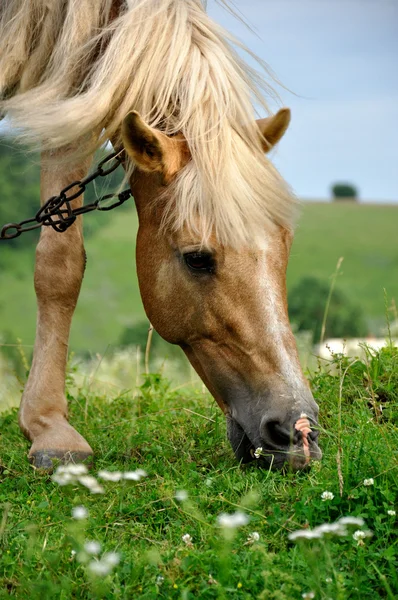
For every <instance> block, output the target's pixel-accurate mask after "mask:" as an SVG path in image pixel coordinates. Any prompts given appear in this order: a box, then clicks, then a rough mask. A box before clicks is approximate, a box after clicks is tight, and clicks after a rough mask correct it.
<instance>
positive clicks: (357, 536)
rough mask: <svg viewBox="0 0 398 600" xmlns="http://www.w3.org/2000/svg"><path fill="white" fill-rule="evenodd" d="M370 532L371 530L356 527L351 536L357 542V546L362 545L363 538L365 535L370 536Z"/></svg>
mask: <svg viewBox="0 0 398 600" xmlns="http://www.w3.org/2000/svg"><path fill="white" fill-rule="evenodd" d="M372 535H373V534H372V532H371V531H361V530H360V529H358V530H357V531H355V532H354V533H353V535H352V537H353V538H354V540H355V541H356V542H358V546H363V545H364V541H363V540H364V539H365V538H367V537H372Z"/></svg>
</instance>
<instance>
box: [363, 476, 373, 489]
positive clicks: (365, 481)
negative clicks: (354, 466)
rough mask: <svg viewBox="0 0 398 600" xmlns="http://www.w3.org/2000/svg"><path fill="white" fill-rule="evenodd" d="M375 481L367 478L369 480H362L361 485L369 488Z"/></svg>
mask: <svg viewBox="0 0 398 600" xmlns="http://www.w3.org/2000/svg"><path fill="white" fill-rule="evenodd" d="M374 482H375V480H374V479H373V478H372V477H369V479H364V480H363V485H365V486H367V487H369V486H370V485H374Z"/></svg>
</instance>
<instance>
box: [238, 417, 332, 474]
mask: <svg viewBox="0 0 398 600" xmlns="http://www.w3.org/2000/svg"><path fill="white" fill-rule="evenodd" d="M227 436H228V439H229V442H230V444H231V446H232V450H233V451H234V454H235V456H236V458H237V459H238V460H239V461H240V462H241V463H249V462H252V461H256V462H258V465H259V466H260V467H264V468H268V469H273V470H280V469H283V468H286V467H287V468H289V467H290V468H291V469H293V470H294V471H296V470H302V469H305V468H308V467H309V466H310V464H311V461H312V460H320V459H321V458H322V451H321V449H320V448H319V446H318V444H317V434H314V432H312V435H311V434H310V435H306V436H304V435H303V436H302V437H301V439H300V441H299V443H296V444H294V445H292V446H290V448H287V449H286V450H275V449H272V450H271V449H267V448H266V447H264V446H261V443H259V444H257V445H256V444H255V443H253V442H252V441H251V440H250V438H249V437H248V435H247V434H246V432H245V431H244V429H243V428H242V427H241V425H240V424H239V423H238V422H237V421H235V419H233V418H232V417H231V416H230V415H227Z"/></svg>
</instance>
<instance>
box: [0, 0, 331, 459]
mask: <svg viewBox="0 0 398 600" xmlns="http://www.w3.org/2000/svg"><path fill="white" fill-rule="evenodd" d="M223 3H224V4H226V2H223ZM205 9H206V7H205V2H204V0H97V1H96V2H92V0H64V1H63V2H48V1H47V0H32V1H31V2H25V0H2V3H1V7H0V40H1V42H0V43H1V53H0V92H1V96H0V97H1V100H0V113H2V114H3V115H7V116H8V118H9V120H10V122H11V124H12V125H13V126H14V127H15V131H16V132H17V134H18V136H19V137H20V138H21V139H22V141H23V142H24V143H27V144H30V145H32V146H33V147H39V148H40V150H41V201H42V202H44V201H45V200H47V199H48V198H49V197H51V196H53V195H55V194H57V193H58V192H59V190H60V189H61V188H64V187H65V186H67V185H69V184H71V183H73V182H74V181H76V180H80V179H82V178H83V177H84V176H85V175H86V174H87V173H88V172H89V169H90V165H91V162H92V159H93V154H94V152H95V151H96V150H97V149H98V148H100V147H102V146H103V144H104V143H106V142H107V141H110V142H111V143H112V145H113V147H114V148H115V149H116V151H118V152H119V151H120V152H123V153H124V154H123V156H124V158H123V164H124V167H125V169H126V173H127V177H128V179H129V182H130V186H131V190H132V193H133V196H134V200H135V203H136V208H137V213H138V217H139V229H138V234H137V250H136V266H137V273H138V279H139V285H140V293H141V296H142V301H143V305H144V308H145V311H146V313H147V316H148V318H149V320H150V322H151V323H152V324H153V326H154V328H155V330H156V331H157V332H158V333H159V334H160V335H161V336H162V337H163V338H164V339H165V340H167V341H168V342H170V343H172V344H178V345H179V346H181V348H182V349H183V351H184V352H185V354H186V356H187V357H188V359H189V361H190V362H191V364H192V365H193V367H194V369H195V370H196V371H197V373H198V374H199V376H200V377H201V379H202V380H203V382H204V383H205V385H206V386H207V388H208V390H209V391H210V393H211V394H212V395H213V397H214V398H215V400H216V402H217V403H218V405H219V406H220V408H221V410H222V411H223V412H224V414H225V418H226V423H227V437H228V439H229V441H230V443H231V446H232V449H233V451H234V454H235V456H236V458H237V460H238V461H241V462H250V461H252V460H254V457H255V456H256V457H258V456H261V458H260V460H259V462H260V463H261V464H262V465H263V466H266V467H268V468H276V469H281V468H282V467H284V466H285V465H286V464H288V465H290V466H291V468H292V469H293V470H298V469H303V468H306V467H307V465H308V463H309V462H310V460H311V459H320V457H321V450H320V449H319V446H318V444H317V437H318V429H319V427H318V406H317V404H316V402H315V400H314V398H313V395H312V393H311V390H310V388H309V384H308V382H307V380H306V379H305V377H304V375H303V372H302V369H301V366H300V362H299V358H298V354H297V349H296V344H295V339H294V336H293V333H292V331H291V328H290V324H289V319H288V312H287V300H286V268H287V263H288V257H289V251H290V247H291V243H292V239H293V231H294V222H295V215H296V205H297V203H296V201H295V199H294V195H293V193H292V192H291V190H290V188H289V186H288V184H287V183H286V182H285V181H284V179H283V178H282V177H281V175H280V174H279V173H278V172H277V170H276V169H275V167H274V166H273V165H272V163H271V161H270V160H269V158H268V157H267V153H268V151H269V150H270V149H271V148H272V147H274V146H275V145H276V144H277V143H278V142H279V141H280V139H281V138H282V136H283V135H284V133H285V131H286V129H287V127H288V125H289V121H290V111H289V109H286V108H283V109H281V110H279V111H278V112H277V113H276V114H270V111H269V110H268V107H267V103H266V100H265V98H266V96H267V93H269V92H270V91H272V89H271V90H270V88H269V87H268V86H267V85H266V84H265V83H263V81H262V78H261V77H259V75H258V73H257V71H255V70H254V69H252V68H251V67H249V66H248V65H247V64H246V62H245V60H244V59H243V58H241V56H240V55H239V54H238V53H237V51H236V49H235V47H236V46H235V42H234V39H233V38H232V37H231V36H230V35H229V34H228V33H227V32H226V31H224V30H223V29H222V28H221V27H220V26H219V25H217V24H216V23H215V22H214V21H213V20H212V19H210V17H209V16H208V15H207V13H206V10H205ZM256 104H257V105H258V106H261V107H263V109H264V110H265V111H267V113H268V116H267V117H266V118H263V119H257V120H256V116H257V115H256V112H255V109H254V106H255V105H256ZM108 143H109V142H108ZM80 205H81V198H76V199H75V200H73V202H72V206H73V207H78V206H80ZM85 262H86V259H85V251H84V245H83V231H82V223H81V217H79V219H78V220H77V222H76V223H74V224H73V225H72V226H71V227H70V228H69V229H68V230H67V231H66V232H64V233H57V232H55V231H53V230H52V229H51V228H49V227H46V228H43V229H42V231H41V236H40V240H39V243H38V246H37V251H36V266H35V274H34V285H35V291H36V296H37V304H38V316H37V333H36V340H35V345H34V353H33V362H32V367H31V371H30V374H29V378H28V381H27V384H26V386H25V389H24V392H23V396H22V401H21V406H20V410H19V424H20V427H21V430H22V432H23V433H24V434H25V436H26V437H27V438H28V439H29V440H30V441H31V448H30V451H29V460H30V461H31V462H32V463H33V465H34V466H35V467H36V468H39V469H44V470H50V469H51V468H52V465H53V461H54V459H57V460H61V461H66V462H67V461H74V462H79V461H84V460H90V459H91V457H92V454H93V452H92V449H91V447H90V446H89V444H88V442H87V441H86V440H85V439H84V438H83V437H82V435H80V433H78V432H77V431H76V430H75V429H74V428H73V427H72V425H71V424H70V423H69V422H68V414H67V401H66V399H65V393H64V387H65V368H66V361H67V353H68V341H69V330H70V325H71V320H72V316H73V312H74V310H75V307H76V303H77V300H78V296H79V291H80V286H81V282H82V278H83V274H84V270H85Z"/></svg>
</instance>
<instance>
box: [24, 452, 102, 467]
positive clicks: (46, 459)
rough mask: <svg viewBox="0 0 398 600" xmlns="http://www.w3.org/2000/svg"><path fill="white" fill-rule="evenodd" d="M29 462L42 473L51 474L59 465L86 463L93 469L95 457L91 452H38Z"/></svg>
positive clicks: (30, 456) (32, 455) (30, 457)
mask: <svg viewBox="0 0 398 600" xmlns="http://www.w3.org/2000/svg"><path fill="white" fill-rule="evenodd" d="M29 462H30V463H31V464H32V465H33V466H34V467H35V469H40V470H42V471H47V472H49V473H50V472H51V471H53V470H54V467H56V466H57V465H58V464H64V465H65V464H70V463H72V464H80V463H84V464H85V465H86V466H87V467H91V466H92V463H93V455H92V453H91V452H70V451H64V450H36V452H33V454H31V455H29Z"/></svg>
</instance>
